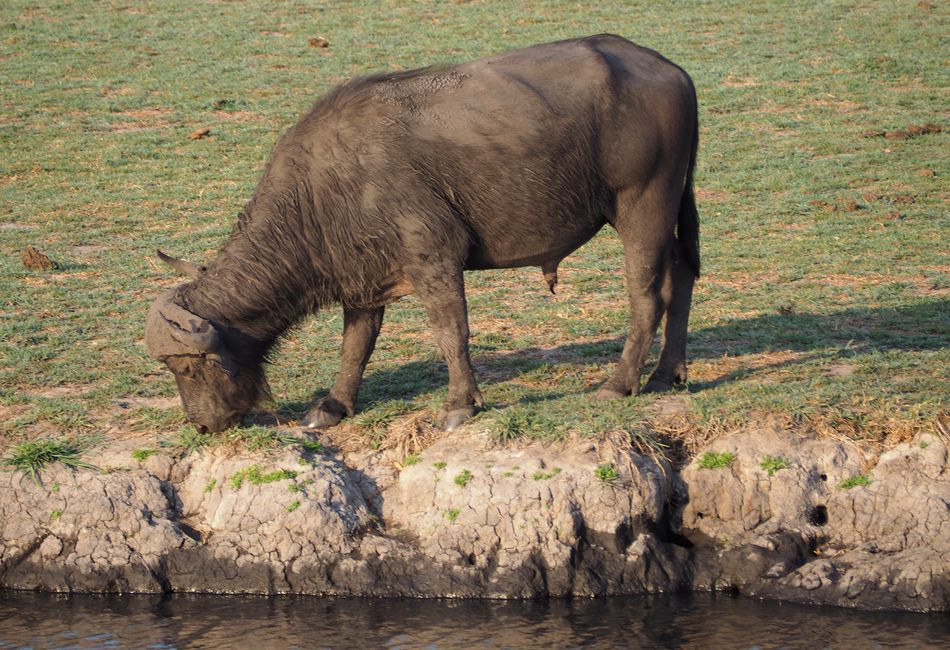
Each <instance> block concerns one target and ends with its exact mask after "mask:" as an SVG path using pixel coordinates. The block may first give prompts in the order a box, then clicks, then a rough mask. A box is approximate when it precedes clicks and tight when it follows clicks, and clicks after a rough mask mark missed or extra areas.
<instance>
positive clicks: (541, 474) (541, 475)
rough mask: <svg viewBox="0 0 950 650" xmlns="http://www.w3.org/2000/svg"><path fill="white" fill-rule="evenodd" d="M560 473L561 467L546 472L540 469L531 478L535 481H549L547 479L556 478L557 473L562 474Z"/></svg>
mask: <svg viewBox="0 0 950 650" xmlns="http://www.w3.org/2000/svg"><path fill="white" fill-rule="evenodd" d="M560 473H561V468H560V467H555V468H554V469H552V470H551V471H550V472H545V471H542V470H538V471H537V472H535V473H534V474H532V475H531V480H533V481H547V480H550V479H552V478H554V477H555V476H557V475H558V474H560Z"/></svg>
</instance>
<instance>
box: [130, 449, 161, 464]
mask: <svg viewBox="0 0 950 650" xmlns="http://www.w3.org/2000/svg"><path fill="white" fill-rule="evenodd" d="M157 453H158V452H157V451H156V450H155V449H135V450H133V451H132V458H133V459H135V460H137V461H138V462H140V463H141V462H143V461H144V460H146V459H147V458H149V457H150V456H154V455H155V454H157Z"/></svg>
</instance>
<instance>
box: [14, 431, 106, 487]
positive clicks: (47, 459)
mask: <svg viewBox="0 0 950 650" xmlns="http://www.w3.org/2000/svg"><path fill="white" fill-rule="evenodd" d="M87 448H88V442H86V443H83V442H79V441H76V440H71V439H66V438H60V439H56V440H51V439H41V440H27V441H25V442H21V443H19V444H17V445H14V447H13V448H12V449H11V450H10V455H9V456H7V457H6V458H2V459H0V465H6V466H8V467H12V468H13V469H14V470H17V471H20V472H23V473H24V474H28V475H29V476H30V477H31V478H32V479H33V480H34V481H36V483H37V484H39V482H40V473H41V472H42V470H43V469H44V468H46V467H47V466H49V465H51V464H53V463H61V464H63V465H65V466H66V467H69V468H72V469H89V470H98V468H97V467H96V466H95V465H92V464H90V463H87V462H85V461H84V460H82V458H81V456H82V454H83V452H84V451H86V449H87Z"/></svg>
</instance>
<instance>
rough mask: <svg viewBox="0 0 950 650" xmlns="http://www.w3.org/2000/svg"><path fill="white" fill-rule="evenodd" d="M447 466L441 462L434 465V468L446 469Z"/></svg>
mask: <svg viewBox="0 0 950 650" xmlns="http://www.w3.org/2000/svg"><path fill="white" fill-rule="evenodd" d="M445 465H446V464H445V463H444V462H443V461H441V460H440V461H436V462H434V463H432V466H433V467H434V468H436V469H445Z"/></svg>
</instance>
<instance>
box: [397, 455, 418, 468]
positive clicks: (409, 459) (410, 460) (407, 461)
mask: <svg viewBox="0 0 950 650" xmlns="http://www.w3.org/2000/svg"><path fill="white" fill-rule="evenodd" d="M420 460H421V458H420V456H419V454H409V455H408V456H406V457H405V458H403V459H402V466H403V467H412V466H413V465H418V464H419V461H420Z"/></svg>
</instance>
